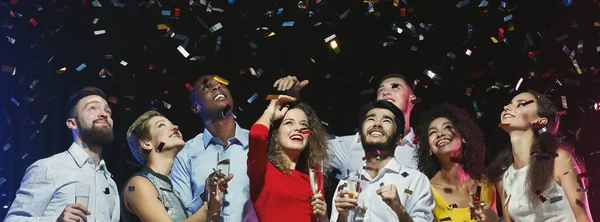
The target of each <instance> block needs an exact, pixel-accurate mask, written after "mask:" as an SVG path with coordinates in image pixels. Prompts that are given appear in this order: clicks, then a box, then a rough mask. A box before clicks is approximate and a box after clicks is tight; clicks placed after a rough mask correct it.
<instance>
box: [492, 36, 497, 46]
mask: <svg viewBox="0 0 600 222" xmlns="http://www.w3.org/2000/svg"><path fill="white" fill-rule="evenodd" d="M490 39H491V40H492V42H494V44H496V43H498V39H496V37H494V36H492V37H490Z"/></svg>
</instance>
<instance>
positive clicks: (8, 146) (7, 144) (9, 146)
mask: <svg viewBox="0 0 600 222" xmlns="http://www.w3.org/2000/svg"><path fill="white" fill-rule="evenodd" d="M11 147H12V145H10V143H6V144H4V147H2V149H4V151H8V149H10V148H11Z"/></svg>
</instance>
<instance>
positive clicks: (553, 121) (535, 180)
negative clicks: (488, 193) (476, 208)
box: [486, 90, 579, 206]
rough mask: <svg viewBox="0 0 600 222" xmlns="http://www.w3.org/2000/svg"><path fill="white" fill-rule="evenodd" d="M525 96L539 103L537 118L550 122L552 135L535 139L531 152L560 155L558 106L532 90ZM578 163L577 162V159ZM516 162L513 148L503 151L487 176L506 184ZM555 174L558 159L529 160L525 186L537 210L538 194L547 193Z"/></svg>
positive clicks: (528, 196)
mask: <svg viewBox="0 0 600 222" xmlns="http://www.w3.org/2000/svg"><path fill="white" fill-rule="evenodd" d="M523 93H529V94H531V95H533V96H534V97H535V103H536V104H537V107H538V109H537V113H536V114H537V116H539V117H545V118H547V119H548V122H547V123H546V127H547V128H548V132H546V133H542V134H540V135H537V136H536V137H535V140H534V141H533V144H531V152H535V151H542V152H548V153H556V150H557V149H558V144H557V141H556V138H555V137H554V135H556V132H557V131H558V126H559V125H560V121H559V119H558V118H556V117H557V115H556V113H557V112H558V110H557V109H556V106H554V103H553V102H552V101H551V100H550V99H548V98H547V97H546V96H544V95H542V94H540V93H539V92H536V91H532V90H530V91H527V92H523ZM563 145H566V144H563ZM566 150H567V151H569V152H570V153H571V155H572V156H575V155H573V153H572V149H568V148H567V149H566ZM575 160H576V161H577V158H575ZM513 161H514V159H513V154H512V146H511V145H509V146H508V147H507V148H505V149H503V150H502V151H500V153H499V154H498V155H497V156H496V158H495V159H494V160H493V161H492V163H491V164H490V166H489V167H488V170H487V172H486V174H487V175H488V177H489V178H490V181H491V182H493V183H497V182H499V181H500V180H502V175H503V174H504V172H505V171H506V169H508V167H509V166H510V165H512V164H513ZM577 162H579V161H577ZM553 174H554V158H537V157H536V156H534V155H531V156H530V157H529V169H528V172H527V179H526V181H528V183H527V184H525V193H527V194H529V195H527V199H528V201H529V203H530V204H531V205H532V206H537V204H538V203H539V201H537V195H536V194H535V191H537V190H541V191H544V190H546V188H547V187H548V185H549V184H550V182H551V180H552V179H553V178H552V177H553Z"/></svg>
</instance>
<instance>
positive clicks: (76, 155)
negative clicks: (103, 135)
mask: <svg viewBox="0 0 600 222" xmlns="http://www.w3.org/2000/svg"><path fill="white" fill-rule="evenodd" d="M69 154H71V157H73V160H75V163H76V164H77V166H78V167H79V168H83V166H84V165H85V163H86V162H89V163H91V164H92V165H93V164H94V160H93V159H92V157H90V155H88V154H87V153H86V152H85V151H83V148H82V147H81V146H79V145H78V144H77V143H72V144H71V147H69ZM98 168H99V169H102V171H104V173H105V174H108V176H110V173H109V172H108V169H107V168H106V162H104V160H102V159H101V160H100V163H99V164H98Z"/></svg>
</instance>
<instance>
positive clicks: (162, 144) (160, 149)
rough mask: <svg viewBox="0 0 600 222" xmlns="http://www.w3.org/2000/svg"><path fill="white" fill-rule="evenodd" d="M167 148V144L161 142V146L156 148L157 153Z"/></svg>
mask: <svg viewBox="0 0 600 222" xmlns="http://www.w3.org/2000/svg"><path fill="white" fill-rule="evenodd" d="M164 146H165V143H163V142H160V144H158V147H157V148H156V152H157V153H160V152H162V149H163V147H164Z"/></svg>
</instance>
